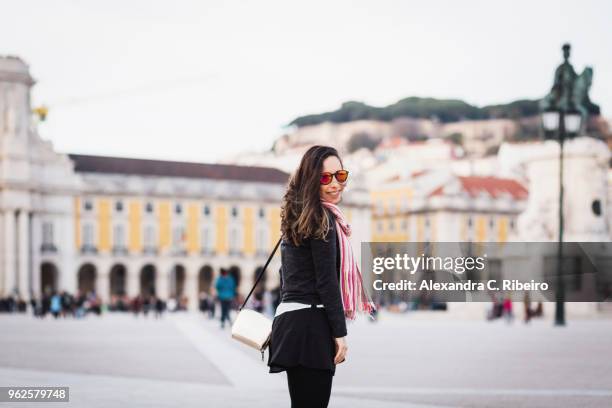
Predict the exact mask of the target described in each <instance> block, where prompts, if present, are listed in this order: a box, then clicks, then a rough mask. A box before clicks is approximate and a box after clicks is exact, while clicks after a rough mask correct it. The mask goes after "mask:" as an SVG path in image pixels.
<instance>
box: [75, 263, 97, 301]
mask: <svg viewBox="0 0 612 408" xmlns="http://www.w3.org/2000/svg"><path fill="white" fill-rule="evenodd" d="M96 274H97V271H96V267H95V266H94V265H92V264H90V263H86V264H84V265H81V267H80V268H79V273H78V282H79V286H78V288H79V292H80V293H83V294H86V293H90V292H95V291H96Z"/></svg>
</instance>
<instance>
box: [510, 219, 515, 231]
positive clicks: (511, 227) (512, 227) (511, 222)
mask: <svg viewBox="0 0 612 408" xmlns="http://www.w3.org/2000/svg"><path fill="white" fill-rule="evenodd" d="M510 229H512V230H513V229H514V218H513V219H511V220H510Z"/></svg>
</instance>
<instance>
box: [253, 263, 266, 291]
mask: <svg viewBox="0 0 612 408" xmlns="http://www.w3.org/2000/svg"><path fill="white" fill-rule="evenodd" d="M262 269H263V266H258V267H257V268H255V272H254V273H253V283H255V280H256V279H257V277H258V276H259V274H260V273H261V271H262ZM267 277H268V271H267V270H266V271H264V273H263V276H262V277H261V280H260V281H259V283H258V284H257V287H256V288H255V292H258V291H264V290H266V279H267Z"/></svg>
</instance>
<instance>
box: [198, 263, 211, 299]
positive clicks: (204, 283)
mask: <svg viewBox="0 0 612 408" xmlns="http://www.w3.org/2000/svg"><path fill="white" fill-rule="evenodd" d="M212 283H213V268H212V266H210V265H204V266H203V267H201V268H200V272H199V273H198V293H202V292H204V293H208V294H210V292H211V289H212Z"/></svg>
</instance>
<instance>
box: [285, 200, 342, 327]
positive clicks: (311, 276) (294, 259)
mask: <svg viewBox="0 0 612 408" xmlns="http://www.w3.org/2000/svg"><path fill="white" fill-rule="evenodd" d="M325 213H326V214H327V216H328V217H330V218H329V220H330V226H331V228H330V229H329V230H328V232H327V235H326V236H325V239H324V240H321V239H313V238H308V239H306V240H304V241H303V242H302V244H301V245H299V246H295V245H293V243H291V242H289V241H287V242H286V241H285V240H284V239H283V241H282V242H281V264H282V266H281V271H280V273H281V300H282V301H283V302H300V303H308V304H320V303H322V304H323V305H324V306H325V312H326V313H327V318H328V320H329V324H330V327H331V331H332V335H333V336H334V337H344V336H346V334H347V332H346V320H345V318H344V309H343V307H342V299H341V298H340V285H339V279H340V249H339V248H338V242H337V237H336V223H335V219H334V216H333V215H332V213H331V212H330V211H329V210H327V209H325Z"/></svg>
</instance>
